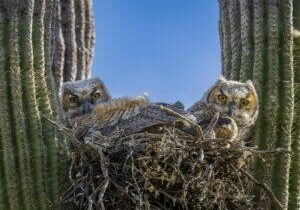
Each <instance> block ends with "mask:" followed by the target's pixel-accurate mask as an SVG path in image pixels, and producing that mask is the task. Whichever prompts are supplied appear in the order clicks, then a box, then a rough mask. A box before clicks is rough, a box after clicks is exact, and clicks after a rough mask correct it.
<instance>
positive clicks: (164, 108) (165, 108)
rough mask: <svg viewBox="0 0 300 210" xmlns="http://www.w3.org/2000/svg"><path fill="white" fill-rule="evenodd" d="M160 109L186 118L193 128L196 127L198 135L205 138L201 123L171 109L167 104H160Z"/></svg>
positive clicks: (183, 118)
mask: <svg viewBox="0 0 300 210" xmlns="http://www.w3.org/2000/svg"><path fill="white" fill-rule="evenodd" d="M160 109H161V110H163V111H166V112H168V113H169V114H172V115H174V116H176V117H179V118H181V119H182V120H184V121H186V122H188V123H189V124H190V125H191V126H192V127H193V128H195V129H196V131H197V135H198V136H200V137H201V138H202V139H204V137H203V131H202V128H201V127H200V126H199V125H197V124H196V123H194V122H193V121H192V120H190V119H189V118H187V117H185V116H183V115H182V114H179V113H178V112H175V111H173V110H172V109H169V108H167V107H165V106H160Z"/></svg>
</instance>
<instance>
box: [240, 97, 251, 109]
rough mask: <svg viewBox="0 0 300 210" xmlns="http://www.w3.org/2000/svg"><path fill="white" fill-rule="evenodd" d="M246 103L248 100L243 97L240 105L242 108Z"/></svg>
mask: <svg viewBox="0 0 300 210" xmlns="http://www.w3.org/2000/svg"><path fill="white" fill-rule="evenodd" d="M248 104H249V101H248V100H247V99H244V98H242V99H241V101H240V106H241V107H242V108H243V107H246V106H248Z"/></svg>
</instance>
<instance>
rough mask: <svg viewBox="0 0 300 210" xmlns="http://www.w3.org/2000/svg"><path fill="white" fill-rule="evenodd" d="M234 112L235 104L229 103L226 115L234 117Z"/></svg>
mask: <svg viewBox="0 0 300 210" xmlns="http://www.w3.org/2000/svg"><path fill="white" fill-rule="evenodd" d="M234 112H235V103H234V102H231V103H229V107H228V112H227V114H228V115H229V116H230V117H232V116H233V115H234Z"/></svg>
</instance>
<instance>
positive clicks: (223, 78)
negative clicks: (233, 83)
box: [218, 75, 226, 82]
mask: <svg viewBox="0 0 300 210" xmlns="http://www.w3.org/2000/svg"><path fill="white" fill-rule="evenodd" d="M225 81H226V78H225V77H224V76H223V75H219V77H218V82H225Z"/></svg>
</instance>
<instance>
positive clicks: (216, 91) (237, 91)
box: [187, 76, 259, 142]
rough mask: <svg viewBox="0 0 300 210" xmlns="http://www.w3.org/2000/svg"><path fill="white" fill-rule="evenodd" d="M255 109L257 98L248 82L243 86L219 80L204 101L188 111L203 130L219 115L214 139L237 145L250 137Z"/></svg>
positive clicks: (204, 97)
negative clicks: (229, 140)
mask: <svg viewBox="0 0 300 210" xmlns="http://www.w3.org/2000/svg"><path fill="white" fill-rule="evenodd" d="M258 108H259V106H258V97H257V94H256V91H255V88H254V86H253V83H252V82H251V81H250V80H248V81H246V82H245V83H242V82H237V81H231V80H226V79H225V78H224V77H223V76H220V77H219V79H218V81H217V82H216V83H215V84H214V85H213V86H212V87H211V88H210V89H209V90H208V91H207V92H206V93H205V94H204V96H203V98H202V99H201V100H200V101H198V102H196V103H195V104H194V105H192V106H191V107H190V108H189V109H188V110H187V111H188V112H190V113H192V114H193V115H194V116H195V117H196V118H197V122H198V124H199V125H201V126H202V127H203V128H207V127H208V125H209V124H210V123H211V121H212V119H214V116H215V115H216V114H217V113H219V120H218V122H217V123H216V132H215V134H216V137H218V138H227V139H228V138H229V139H231V140H234V141H235V142H238V141H240V140H245V138H246V137H247V135H248V134H249V131H250V130H251V128H252V126H253V125H254V123H255V121H256V119H257V115H258ZM222 122H223V123H222ZM230 136H231V137H230Z"/></svg>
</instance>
